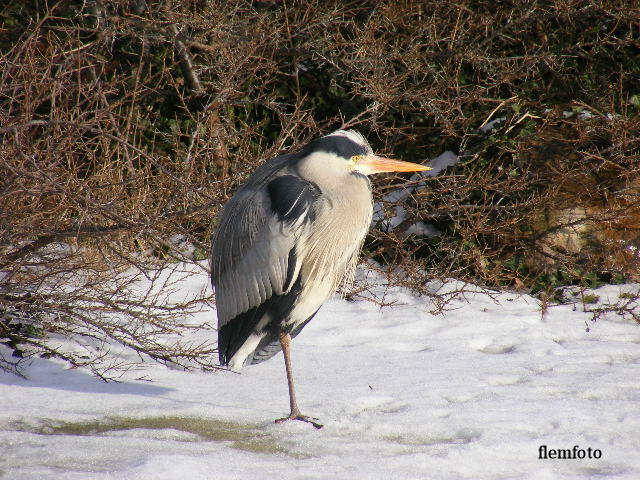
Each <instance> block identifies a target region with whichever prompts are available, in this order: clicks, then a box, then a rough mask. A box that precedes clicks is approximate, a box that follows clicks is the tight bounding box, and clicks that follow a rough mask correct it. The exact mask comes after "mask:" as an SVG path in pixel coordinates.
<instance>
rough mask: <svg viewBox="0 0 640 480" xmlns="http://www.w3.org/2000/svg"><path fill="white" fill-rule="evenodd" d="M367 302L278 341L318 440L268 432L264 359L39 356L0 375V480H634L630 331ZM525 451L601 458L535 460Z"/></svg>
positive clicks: (521, 307)
mask: <svg viewBox="0 0 640 480" xmlns="http://www.w3.org/2000/svg"><path fill="white" fill-rule="evenodd" d="M206 283H207V279H206V277H204V276H200V277H192V278H191V279H190V280H189V282H186V283H185V289H192V290H193V291H194V292H195V291H199V290H200V289H201V288H202V286H203V285H205V284H206ZM455 286H456V283H455V282H450V283H446V284H444V285H443V286H442V287H441V288H442V289H443V290H447V289H453V288H455ZM621 288H622V289H624V288H625V287H620V286H617V287H605V288H602V289H599V290H598V291H597V292H596V293H597V294H598V296H599V297H600V299H601V301H605V300H609V301H611V302H615V301H616V300H617V299H618V297H619V295H620V291H621ZM626 288H629V287H626ZM385 300H386V301H391V300H393V301H395V305H394V306H392V307H388V308H384V309H382V310H380V309H379V308H378V307H377V306H376V305H375V304H374V303H372V302H367V301H356V302H347V301H345V300H342V299H340V298H339V297H335V298H334V299H332V300H331V301H330V302H328V303H327V304H325V306H324V307H323V308H322V309H321V310H320V313H319V314H318V316H317V317H316V318H315V319H314V321H313V322H311V324H310V325H309V326H308V327H307V328H306V329H305V330H304V331H303V332H302V334H301V335H300V336H299V337H298V338H297V339H296V340H295V341H294V350H293V355H294V371H295V374H296V379H297V392H298V400H299V403H300V405H301V407H302V409H303V412H304V413H307V414H310V415H313V416H317V417H318V418H320V419H321V421H322V422H323V423H324V425H325V427H324V428H323V429H322V430H316V429H314V428H312V427H311V426H310V425H308V424H304V423H301V422H288V423H286V424H281V425H276V424H274V423H273V420H274V419H275V418H277V417H280V416H283V415H284V414H286V413H287V411H288V397H287V389H286V382H285V376H284V367H283V364H282V358H281V356H280V355H279V356H277V357H275V358H274V359H272V360H270V361H268V362H266V363H263V364H260V365H257V366H253V367H249V368H247V369H245V371H244V372H243V373H242V374H240V375H238V374H234V373H230V372H221V373H186V372H182V371H176V370H170V369H166V368H164V367H161V366H157V365H150V366H149V368H148V370H147V371H146V372H144V375H145V376H147V377H150V378H152V379H153V381H152V382H149V381H142V380H136V378H137V377H140V376H141V375H143V373H140V372H130V374H129V377H128V379H126V380H125V381H124V382H122V383H119V384H113V383H112V384H105V383H102V382H100V381H99V380H97V379H95V378H93V377H92V376H90V375H89V374H88V373H86V372H84V371H80V370H71V369H68V368H67V367H66V366H65V365H63V364H62V363H60V362H57V361H53V360H44V359H35V360H34V361H33V362H32V364H31V366H30V368H29V369H28V370H27V372H26V373H27V375H28V376H29V379H28V380H23V379H20V378H17V377H14V376H11V375H8V374H6V373H0V477H1V478H6V479H11V480H21V479H82V480H86V479H150V480H151V479H154V480H158V479H354V478H358V479H389V478H393V479H395V480H400V479H447V480H451V479H540V480H543V479H555V478H563V479H578V478H580V479H585V478H607V479H629V480H631V479H639V478H640V454H639V452H640V413H639V412H640V408H639V407H640V389H639V387H638V385H639V381H640V325H637V324H634V323H633V322H630V321H625V320H622V319H620V318H617V317H616V316H615V315H613V314H611V315H609V316H608V317H607V318H605V319H601V320H599V321H597V322H595V323H592V322H590V321H589V319H590V315H589V314H587V313H584V312H583V307H582V304H580V303H577V304H576V305H571V304H569V305H562V306H554V307H551V308H550V309H549V311H548V312H547V313H546V314H545V315H542V313H541V310H540V305H539V302H538V301H537V300H535V299H534V298H532V297H529V296H526V295H523V296H520V295H517V294H514V293H501V294H498V295H496V296H495V300H497V302H496V301H494V299H492V298H490V297H489V296H487V295H485V294H482V293H468V294H466V295H465V296H464V298H463V297H460V298H458V299H456V300H455V301H453V302H452V304H451V305H450V307H452V309H450V310H448V311H447V312H445V313H444V314H442V315H432V314H430V313H429V311H430V310H432V309H433V305H431V303H430V300H428V299H426V298H419V297H415V296H412V295H411V294H409V293H408V292H406V291H404V290H402V289H397V288H392V289H390V291H388V292H387V296H386V298H385ZM199 315H200V316H201V320H202V321H205V320H211V318H212V317H213V315H214V312H212V311H209V312H202V313H201V314H199ZM587 327H588V330H589V331H587ZM542 445H546V446H547V447H548V449H573V447H574V445H579V448H580V449H584V450H585V451H586V450H587V448H591V449H592V451H595V450H596V449H597V450H599V451H600V452H601V458H598V459H595V458H592V459H586V458H585V459H562V460H560V459H546V460H545V459H539V458H538V457H539V447H540V446H542Z"/></svg>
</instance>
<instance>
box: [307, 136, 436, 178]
mask: <svg viewBox="0 0 640 480" xmlns="http://www.w3.org/2000/svg"><path fill="white" fill-rule="evenodd" d="M309 146H310V147H311V148H312V149H313V150H316V151H317V150H321V151H323V152H325V153H328V154H333V155H335V156H336V157H338V158H339V159H341V160H342V161H343V162H344V163H343V165H344V167H345V168H346V169H347V170H348V171H350V172H357V173H360V174H363V175H371V174H374V173H382V172H417V171H424V170H431V167H427V166H425V165H419V164H417V163H411V162H403V161H400V160H393V159H391V158H385V157H380V156H378V155H375V154H374V153H373V149H372V148H371V145H369V142H367V140H366V139H365V138H364V137H363V136H362V135H361V134H360V133H359V132H357V131H355V130H337V131H335V132H333V133H330V134H329V135H326V136H324V137H321V138H319V139H317V140H315V141H314V142H312V143H311V144H309Z"/></svg>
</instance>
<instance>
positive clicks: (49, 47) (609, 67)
mask: <svg viewBox="0 0 640 480" xmlns="http://www.w3.org/2000/svg"><path fill="white" fill-rule="evenodd" d="M1 8H2V16H1V18H2V19H3V20H2V25H0V27H1V28H0V49H1V50H2V60H1V64H0V75H1V77H0V105H1V108H0V135H1V141H2V146H1V150H0V178H2V193H1V197H0V255H2V258H1V259H0V265H1V266H0V269H1V270H2V271H3V274H2V275H3V276H2V279H1V280H0V282H1V283H0V295H1V297H2V298H1V299H0V300H1V302H2V304H3V307H2V308H3V309H4V310H5V311H7V312H8V311H11V312H16V311H17V312H23V313H24V312H25V311H27V312H31V311H35V312H37V318H39V319H41V318H46V319H47V320H46V321H44V320H38V321H37V322H36V323H37V324H38V325H39V329H40V330H51V331H59V332H61V333H63V334H66V335H71V334H79V335H83V334H86V333H87V329H88V331H89V334H91V335H95V336H98V337H100V336H102V335H105V334H106V335H107V336H110V337H111V338H115V339H116V340H119V341H123V342H125V343H127V342H128V343H133V344H134V346H135V347H136V348H138V349H139V350H140V351H142V352H146V353H147V354H150V355H151V356H152V357H153V358H156V359H158V360H160V361H167V360H168V359H175V358H176V356H175V355H174V354H175V353H176V352H179V353H180V354H182V355H183V358H184V359H185V360H193V359H194V358H204V357H206V356H207V355H209V354H210V349H208V348H200V349H199V350H197V351H192V350H189V351H187V350H184V349H183V347H180V348H178V349H177V350H175V351H171V350H170V349H163V348H161V346H160V345H159V344H146V343H144V342H141V343H136V342H137V340H136V335H134V334H132V333H131V332H123V331H122V330H118V329H115V330H114V329H113V326H108V327H104V328H103V327H101V326H98V327H95V326H92V325H90V323H91V322H92V321H93V320H92V314H91V313H90V312H87V311H86V305H85V306H84V307H82V306H81V305H78V302H76V303H75V304H74V303H73V302H71V303H69V302H65V301H64V299H65V295H66V293H65V291H64V289H62V290H60V288H62V287H61V285H62V284H63V283H64V282H61V278H62V276H63V275H66V274H67V272H70V271H73V272H78V269H81V270H82V272H83V275H84V277H83V278H87V279H90V281H89V280H87V282H85V283H82V288H84V289H88V290H86V291H85V290H83V291H82V292H78V295H79V296H80V297H81V298H85V297H84V296H83V295H86V294H87V293H88V292H89V294H90V292H93V291H98V292H99V294H96V295H94V297H95V298H98V299H101V300H100V302H101V303H100V309H101V311H116V312H121V313H122V314H123V315H132V316H133V317H136V316H139V315H140V313H139V312H138V311H137V310H136V311H131V310H130V309H127V308H122V307H119V309H118V308H115V307H113V305H112V303H113V302H112V301H113V299H114V298H117V299H119V300H118V301H120V300H122V301H125V300H124V299H125V298H126V295H125V296H122V295H124V294H123V289H122V288H121V286H122V284H117V285H116V284H114V281H113V277H114V276H113V275H111V273H109V272H110V271H111V268H113V267H118V268H119V269H123V268H125V267H130V266H132V265H133V266H137V267H139V271H140V272H143V271H146V269H147V268H148V264H147V262H148V261H149V260H153V261H154V262H155V266H159V265H162V262H167V261H174V260H175V259H176V258H178V259H180V258H185V251H184V249H183V248H181V247H180V242H182V245H185V244H187V245H190V246H191V247H190V248H189V249H188V255H186V258H188V259H201V258H204V257H205V256H206V252H207V248H208V243H209V238H210V235H211V229H212V228H213V227H214V222H213V219H214V217H215V214H216V212H217V210H218V209H219V207H220V205H221V204H222V203H223V202H224V201H225V200H226V199H227V198H228V197H229V195H230V194H232V193H233V191H234V189H235V187H236V186H237V185H238V184H239V183H240V182H241V181H242V180H243V179H244V178H245V177H246V175H247V174H248V173H249V172H251V171H252V170H253V169H254V168H255V167H256V165H258V164H259V163H260V162H262V161H264V160H265V159H267V158H270V157H272V156H275V155H277V154H279V153H281V152H283V151H286V150H287V149H290V148H296V147H297V146H299V145H300V144H301V143H303V142H305V141H307V140H309V139H311V138H313V137H316V136H318V135H321V134H323V133H327V132H329V131H332V130H335V129H337V128H340V127H348V128H357V129H359V130H360V131H362V132H363V133H364V134H365V135H366V136H367V137H368V138H369V140H370V141H371V143H372V144H373V145H374V148H375V149H377V150H378V151H381V152H384V153H388V154H389V153H391V154H394V155H395V156H397V157H400V158H403V159H406V160H410V161H418V162H423V161H427V160H428V159H430V158H433V157H435V156H437V155H439V154H440V153H442V152H443V151H444V150H453V151H454V152H456V153H458V154H459V155H460V161H459V162H458V163H457V164H456V165H455V166H453V167H450V168H449V169H447V170H446V171H444V172H443V173H442V174H441V175H440V176H438V177H434V178H429V179H427V180H426V183H425V185H424V186H426V188H416V189H414V190H412V192H411V195H409V196H408V198H406V199H405V200H403V202H404V204H403V207H404V208H405V209H406V212H407V214H406V218H405V220H404V221H403V222H402V223H400V225H398V226H397V227H396V228H394V229H393V230H392V231H388V230H387V231H384V229H374V230H372V232H371V235H370V238H369V239H368V242H367V244H366V253H367V255H369V256H370V257H371V258H373V259H375V260H378V261H379V262H380V263H382V264H385V263H391V262H393V263H394V264H397V263H399V264H401V265H402V266H403V269H402V271H403V272H404V274H403V276H402V277H401V278H395V279H393V280H394V281H396V282H398V283H403V284H406V285H409V286H412V287H414V288H420V286H421V285H423V284H424V281H425V280H426V279H428V278H431V277H434V276H436V277H450V276H454V277H457V278H462V279H466V280H471V281H474V282H477V283H481V284H484V285H487V286H507V287H516V288H521V289H525V290H528V291H533V292H537V291H541V290H542V291H547V290H549V289H553V288H554V287H557V286H559V285H563V284H580V285H596V284H598V283H599V282H602V281H607V282H610V281H619V280H638V279H639V275H638V263H639V257H638V248H640V236H639V227H638V225H639V224H640V197H639V195H640V162H639V158H638V151H639V147H640V117H639V110H640V51H639V49H638V44H639V42H640V11H638V9H637V8H636V7H635V6H634V4H633V2H614V1H605V2H596V1H559V2H549V1H535V2H525V1H522V2H520V1H516V2H501V3H499V4H496V3H495V2H485V1H477V2H462V1H454V2H442V1H440V2H431V1H429V2H421V1H420V2H411V1H407V2H396V1H386V2H372V1H371V2H365V1H353V2H323V1H310V2H282V1H253V2H252V1H240V0H237V1H230V2H214V1H204V0H203V1H191V2H169V1H168V2H145V1H144V0H120V1H109V2H106V1H104V2H103V1H99V0H94V1H86V2H74V1H64V0H63V1H61V2H58V3H55V4H50V3H47V2H39V1H38V2H9V3H8V4H7V5H5V6H4V7H1ZM481 127H484V128H481ZM489 127H493V128H489ZM376 181H377V187H378V188H377V192H378V194H379V195H384V194H385V193H388V192H389V191H391V190H393V189H395V188H398V185H399V184H403V183H404V182H405V181H406V179H400V178H397V177H386V178H380V179H377V180H376ZM414 183H415V182H414ZM389 211H392V209H390V210H389ZM423 221H425V222H428V223H429V224H430V225H431V226H432V227H435V229H437V231H438V232H439V234H438V235H436V236H429V237H424V236H416V235H410V234H409V232H410V231H411V230H410V228H411V227H412V225H414V224H416V223H419V222H423ZM177 239H178V240H177ZM141 252H142V253H143V255H140V253H141ZM407 273H408V274H409V275H407ZM67 283H68V282H67ZM116 283H117V282H116ZM64 288H68V287H64ZM56 289H58V290H56ZM110 302H111V303H110ZM140 305H141V306H147V307H148V306H149V305H152V306H154V307H156V306H158V305H157V304H156V303H154V301H153V298H144V299H142V300H141V303H140ZM94 307H95V305H93V306H92V307H91V308H94ZM83 308H84V309H83ZM145 308H146V307H145ZM110 309H111V310H110ZM134 310H135V309H134ZM178 311H179V309H178ZM42 315H45V317H42ZM149 315H151V317H153V316H154V315H156V317H153V318H156V320H157V324H156V326H157V328H156V330H154V332H153V333H154V334H163V333H171V332H172V331H173V329H172V328H171V327H170V322H169V318H172V319H173V316H172V315H173V312H165V311H158V310H157V309H156V310H153V312H151V313H149ZM167 315H168V316H167ZM19 316H20V315H18V317H19ZM23 317H24V315H23ZM165 317H166V318H165ZM105 321H106V320H105ZM167 322H169V323H167ZM9 323H10V322H8V321H4V323H0V336H3V337H6V338H9V339H10V341H11V342H12V344H16V343H20V342H30V343H31V344H32V345H34V346H35V347H38V348H45V347H44V346H43V345H45V342H43V341H39V340H37V338H38V337H37V335H36V336H29V335H26V334H25V333H24V331H23V330H21V329H20V328H17V327H12V326H11V325H9ZM107 324H108V322H107ZM12 325H13V324H12ZM70 325H73V328H71V327H70ZM21 328H22V327H21ZM149 338H151V337H149ZM50 353H52V354H58V353H60V352H56V351H54V352H50ZM179 356H180V355H177V357H179ZM72 360H74V361H75V362H76V363H78V364H82V361H81V360H79V357H75V359H72Z"/></svg>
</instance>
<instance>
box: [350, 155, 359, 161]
mask: <svg viewBox="0 0 640 480" xmlns="http://www.w3.org/2000/svg"><path fill="white" fill-rule="evenodd" d="M360 160H362V155H354V156H353V157H351V161H352V162H353V163H358V162H359V161H360Z"/></svg>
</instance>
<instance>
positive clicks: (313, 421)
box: [276, 412, 324, 429]
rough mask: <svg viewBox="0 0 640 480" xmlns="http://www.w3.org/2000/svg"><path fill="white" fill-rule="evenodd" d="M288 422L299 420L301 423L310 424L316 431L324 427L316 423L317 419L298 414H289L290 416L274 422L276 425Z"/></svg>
mask: <svg viewBox="0 0 640 480" xmlns="http://www.w3.org/2000/svg"><path fill="white" fill-rule="evenodd" d="M289 420H300V421H301V422H306V423H310V424H311V425H313V426H314V428H317V429H321V428H322V427H324V425H322V424H321V423H318V422H317V420H318V419H317V418H315V417H308V416H306V415H302V414H301V413H299V412H291V414H290V415H289V416H288V417H284V418H278V419H277V420H276V423H284V422H287V421H289Z"/></svg>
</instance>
